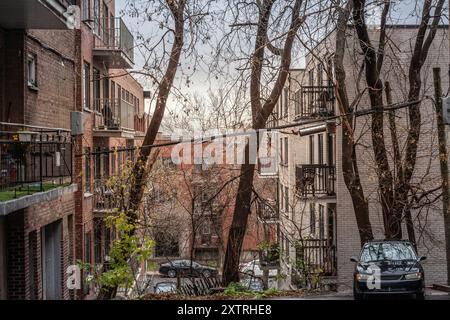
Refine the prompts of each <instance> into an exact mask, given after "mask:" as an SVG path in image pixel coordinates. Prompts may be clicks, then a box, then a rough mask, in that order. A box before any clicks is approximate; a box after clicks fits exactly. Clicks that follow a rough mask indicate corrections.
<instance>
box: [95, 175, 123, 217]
mask: <svg viewBox="0 0 450 320" xmlns="http://www.w3.org/2000/svg"><path fill="white" fill-rule="evenodd" d="M119 207H120V203H119V201H118V199H117V197H115V196H114V193H113V191H112V190H111V189H110V188H108V187H107V186H106V181H105V180H104V179H96V180H95V181H94V210H95V211H112V210H114V209H116V208H119Z"/></svg>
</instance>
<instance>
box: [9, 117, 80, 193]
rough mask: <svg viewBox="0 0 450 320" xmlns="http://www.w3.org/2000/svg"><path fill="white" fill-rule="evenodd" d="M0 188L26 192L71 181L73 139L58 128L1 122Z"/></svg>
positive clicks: (41, 189)
mask: <svg viewBox="0 0 450 320" xmlns="http://www.w3.org/2000/svg"><path fill="white" fill-rule="evenodd" d="M0 128H1V129H0V130H1V131H0V190H1V191H14V192H15V193H16V192H17V191H19V190H20V191H22V192H26V193H31V192H36V191H43V190H44V189H45V186H46V185H47V184H48V185H49V186H50V185H61V184H64V183H69V182H72V143H71V141H70V135H68V133H67V132H62V131H60V130H57V129H55V130H49V129H45V130H44V129H43V130H41V131H33V130H32V128H31V127H25V126H24V127H21V125H14V124H0Z"/></svg>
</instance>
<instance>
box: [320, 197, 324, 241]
mask: <svg viewBox="0 0 450 320" xmlns="http://www.w3.org/2000/svg"><path fill="white" fill-rule="evenodd" d="M324 211H325V207H324V206H323V205H322V204H319V239H324V238H325V221H324Z"/></svg>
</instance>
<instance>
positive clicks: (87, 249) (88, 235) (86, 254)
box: [84, 231, 91, 264]
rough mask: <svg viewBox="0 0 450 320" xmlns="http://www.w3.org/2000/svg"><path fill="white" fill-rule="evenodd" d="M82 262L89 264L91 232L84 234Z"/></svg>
mask: <svg viewBox="0 0 450 320" xmlns="http://www.w3.org/2000/svg"><path fill="white" fill-rule="evenodd" d="M84 262H85V263H89V264H90V263H91V232H90V231H89V232H86V233H85V234H84Z"/></svg>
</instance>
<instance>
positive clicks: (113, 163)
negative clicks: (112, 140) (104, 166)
mask: <svg viewBox="0 0 450 320" xmlns="http://www.w3.org/2000/svg"><path fill="white" fill-rule="evenodd" d="M111 151H112V153H111V174H112V175H115V174H116V155H117V154H116V150H115V148H112V150H111Z"/></svg>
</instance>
